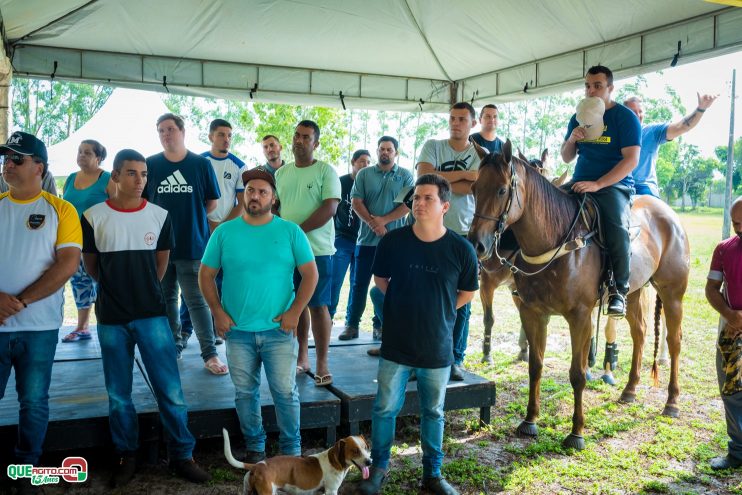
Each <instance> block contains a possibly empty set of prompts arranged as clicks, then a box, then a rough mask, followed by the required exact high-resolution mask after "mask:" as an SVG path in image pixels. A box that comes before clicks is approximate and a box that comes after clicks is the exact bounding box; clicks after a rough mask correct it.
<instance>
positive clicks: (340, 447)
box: [337, 440, 346, 469]
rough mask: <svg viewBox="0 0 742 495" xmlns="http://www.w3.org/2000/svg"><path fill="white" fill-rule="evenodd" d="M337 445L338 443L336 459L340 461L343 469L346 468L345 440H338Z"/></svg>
mask: <svg viewBox="0 0 742 495" xmlns="http://www.w3.org/2000/svg"><path fill="white" fill-rule="evenodd" d="M337 445H338V461H340V465H341V466H343V469H345V468H346V460H345V440H340V441H339V442H338V444H337Z"/></svg>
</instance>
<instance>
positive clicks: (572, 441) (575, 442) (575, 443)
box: [562, 433, 585, 450]
mask: <svg viewBox="0 0 742 495" xmlns="http://www.w3.org/2000/svg"><path fill="white" fill-rule="evenodd" d="M562 447H564V448H566V449H575V450H582V449H584V448H585V439H584V438H582V437H581V436H579V435H575V434H574V433H570V434H569V435H567V438H565V439H564V440H562Z"/></svg>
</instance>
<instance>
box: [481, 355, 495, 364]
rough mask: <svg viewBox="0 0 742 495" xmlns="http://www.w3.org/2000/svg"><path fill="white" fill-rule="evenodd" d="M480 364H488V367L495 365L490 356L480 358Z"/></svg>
mask: <svg viewBox="0 0 742 495" xmlns="http://www.w3.org/2000/svg"><path fill="white" fill-rule="evenodd" d="M482 362H483V363H484V364H489V365H492V364H495V361H494V360H493V359H492V356H490V355H489V354H486V355H484V356H482Z"/></svg>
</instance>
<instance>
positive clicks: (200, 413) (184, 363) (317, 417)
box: [178, 338, 340, 443]
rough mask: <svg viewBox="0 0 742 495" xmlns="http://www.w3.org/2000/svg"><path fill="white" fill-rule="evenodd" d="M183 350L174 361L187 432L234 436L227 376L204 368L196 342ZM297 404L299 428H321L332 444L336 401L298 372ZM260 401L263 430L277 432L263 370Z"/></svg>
mask: <svg viewBox="0 0 742 495" xmlns="http://www.w3.org/2000/svg"><path fill="white" fill-rule="evenodd" d="M191 340H192V342H190V343H189V345H188V347H187V348H186V349H184V350H183V354H182V356H183V357H182V359H181V360H180V361H178V367H179V368H180V377H181V383H182V385H183V393H184V395H185V400H186V403H187V404H188V421H189V427H190V429H191V432H192V433H193V435H194V436H195V437H196V438H208V437H220V436H221V435H222V427H225V428H227V430H228V431H229V432H230V433H232V434H236V433H237V432H239V420H238V419H237V412H236V411H235V408H234V407H235V405H234V394H235V392H234V385H233V384H232V379H231V378H230V377H229V375H221V376H216V375H212V374H211V373H210V372H209V371H207V370H206V369H205V368H204V365H203V360H202V359H201V355H200V350H199V349H198V343H197V341H196V340H195V339H194V338H192V339H191ZM217 351H218V352H219V354H220V357H221V359H222V361H224V362H226V357H225V354H226V352H225V349H224V346H223V345H220V346H217ZM296 382H297V386H298V389H299V401H300V402H301V428H302V429H311V428H325V429H326V430H327V431H326V433H327V441H328V442H329V443H334V435H335V428H336V426H338V425H339V424H340V399H339V398H338V397H336V396H335V395H334V394H333V393H331V392H330V391H328V390H326V389H324V388H320V387H315V386H314V381H313V380H312V377H311V376H310V375H308V374H306V373H301V374H299V375H297V377H296ZM260 402H261V413H262V415H263V427H264V428H265V430H266V431H269V432H270V431H278V425H277V423H276V413H275V408H274V405H273V398H272V397H271V394H270V389H269V387H268V380H267V379H266V377H265V371H264V370H263V371H261V376H260Z"/></svg>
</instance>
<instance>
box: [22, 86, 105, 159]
mask: <svg viewBox="0 0 742 495" xmlns="http://www.w3.org/2000/svg"><path fill="white" fill-rule="evenodd" d="M11 86H12V95H11V99H12V104H11V108H12V118H13V125H14V127H15V128H16V129H19V130H21V131H24V132H28V133H31V134H34V135H35V136H37V137H38V138H39V139H41V140H42V141H44V143H45V144H47V145H52V144H56V143H58V142H60V141H64V140H65V139H67V138H68V137H69V135H70V134H72V133H73V132H75V131H76V130H77V129H79V128H80V127H81V126H82V125H83V124H85V123H86V122H87V121H88V120H90V118H91V117H92V116H93V115H95V114H96V112H98V110H100V109H101V107H103V105H104V104H105V103H106V101H108V97H109V96H111V93H112V92H113V88H112V87H109V86H95V85H91V84H78V83H68V82H59V81H55V82H50V81H42V80H39V79H26V78H21V77H15V78H13V82H12V84H11Z"/></svg>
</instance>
